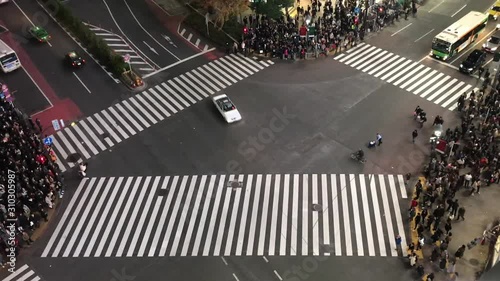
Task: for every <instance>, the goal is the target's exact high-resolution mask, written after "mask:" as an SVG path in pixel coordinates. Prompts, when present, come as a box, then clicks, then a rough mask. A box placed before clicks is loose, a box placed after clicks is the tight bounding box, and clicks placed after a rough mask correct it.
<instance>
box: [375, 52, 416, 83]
mask: <svg viewBox="0 0 500 281" xmlns="http://www.w3.org/2000/svg"><path fill="white" fill-rule="evenodd" d="M409 61H410V60H407V59H406V58H404V57H401V58H400V59H399V60H396V61H394V62H393V63H392V64H391V65H389V66H388V67H386V68H385V69H382V71H379V72H377V73H375V75H374V76H375V77H379V76H380V75H382V74H384V73H385V72H386V71H389V70H391V69H392V71H389V72H388V73H387V74H385V75H384V76H382V77H380V79H382V80H385V79H387V78H388V77H389V76H390V75H392V74H393V73H394V72H396V71H398V70H399V69H400V68H401V67H402V66H405V65H406V64H407V63H408V62H409Z"/></svg>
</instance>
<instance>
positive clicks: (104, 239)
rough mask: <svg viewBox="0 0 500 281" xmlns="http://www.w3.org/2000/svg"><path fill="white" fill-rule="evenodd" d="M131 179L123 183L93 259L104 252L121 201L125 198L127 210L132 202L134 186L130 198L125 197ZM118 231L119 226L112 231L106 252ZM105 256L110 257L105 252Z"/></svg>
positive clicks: (111, 245) (111, 246)
mask: <svg viewBox="0 0 500 281" xmlns="http://www.w3.org/2000/svg"><path fill="white" fill-rule="evenodd" d="M140 178H141V177H140ZM133 179H134V178H133V177H128V178H127V182H126V183H125V186H124V188H123V190H121V191H122V193H121V194H120V197H119V198H118V202H117V204H116V206H115V209H114V210H113V213H112V214H111V218H110V219H109V221H108V222H107V226H106V229H105V230H104V233H103V234H102V236H101V237H100V238H101V242H100V243H99V245H98V246H97V250H96V251H95V253H94V257H100V256H101V253H102V251H103V250H104V246H105V244H106V242H107V240H108V237H109V235H110V234H111V230H113V229H115V227H114V224H115V221H116V219H117V217H118V215H119V213H120V210H121V208H122V204H123V201H124V200H125V198H127V203H125V208H127V206H129V202H131V201H134V198H133V195H135V191H136V190H137V189H136V187H135V185H134V187H133V190H132V194H133V195H132V196H130V197H128V196H127V194H128V190H129V188H130V186H131V185H132V181H133ZM115 188H116V187H115ZM130 198H132V199H130ZM129 207H130V206H129ZM127 210H128V208H127ZM124 213H125V214H127V213H126V212H124ZM120 217H121V218H124V217H127V216H120ZM120 221H121V219H120ZM120 230H121V226H119V227H118V228H117V231H116V232H115V231H113V233H115V234H114V235H113V236H112V240H111V243H110V245H108V251H109V249H110V248H111V249H112V248H113V247H114V244H115V242H116V239H117V237H116V236H117V233H118V234H119V233H120ZM105 254H106V257H109V256H110V252H106V253H105Z"/></svg>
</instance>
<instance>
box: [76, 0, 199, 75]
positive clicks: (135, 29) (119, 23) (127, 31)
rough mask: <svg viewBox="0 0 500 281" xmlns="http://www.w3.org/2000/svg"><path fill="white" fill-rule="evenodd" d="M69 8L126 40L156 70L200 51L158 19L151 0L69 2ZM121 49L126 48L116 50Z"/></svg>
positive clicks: (87, 20)
mask: <svg viewBox="0 0 500 281" xmlns="http://www.w3.org/2000/svg"><path fill="white" fill-rule="evenodd" d="M67 5H68V6H69V7H71V8H72V11H73V12H74V13H75V14H76V15H77V16H79V17H80V18H82V19H83V20H84V21H86V22H88V23H90V24H92V25H95V26H97V27H101V28H104V29H106V30H109V31H111V32H114V33H116V34H118V35H120V36H121V37H123V38H124V39H125V40H126V41H127V42H128V44H129V45H130V47H131V48H130V49H132V50H133V51H135V52H137V54H138V55H139V56H141V57H142V58H143V59H144V60H145V61H147V62H149V63H150V64H151V65H153V66H155V67H158V68H161V67H165V66H168V65H171V64H173V63H175V62H178V61H180V60H182V59H184V58H187V57H190V56H192V55H194V54H196V53H198V52H199V50H198V51H197V50H194V49H192V48H189V47H187V46H186V43H185V42H184V41H183V40H180V39H179V38H178V36H177V35H176V34H174V32H173V31H174V30H175V29H173V30H171V29H168V28H167V25H168V24H167V22H164V21H161V19H159V18H157V17H156V16H155V14H154V13H153V12H152V9H159V8H158V7H156V6H154V4H152V3H151V1H149V0H140V1H129V0H92V1H84V2H82V1H69V2H68V3H67ZM155 12H158V11H155ZM160 13H161V11H160ZM174 25H175V23H174ZM173 28H176V27H175V26H174V27H173ZM97 33H99V32H97ZM165 36H168V37H169V38H170V39H171V40H172V42H173V43H174V45H175V46H174V45H172V44H170V43H169V42H168V41H167V40H166V39H165ZM108 43H109V42H108ZM111 44H112V43H111ZM112 48H113V46H112ZM120 49H123V48H115V50H120Z"/></svg>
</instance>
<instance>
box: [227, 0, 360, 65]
mask: <svg viewBox="0 0 500 281" xmlns="http://www.w3.org/2000/svg"><path fill="white" fill-rule="evenodd" d="M321 8H323V10H321ZM321 11H322V12H321ZM360 11H361V10H360V9H359V7H356V6H355V4H354V3H352V1H349V2H348V3H347V4H346V6H344V4H343V3H342V1H338V3H337V5H336V6H335V7H334V6H333V3H332V1H331V0H327V1H326V2H325V4H323V5H322V4H321V2H320V1H318V0H312V4H311V5H310V6H307V7H305V8H304V7H301V6H300V5H299V6H298V7H297V15H296V16H295V17H294V18H292V17H291V16H290V15H289V14H288V12H287V14H286V15H284V16H283V17H282V18H279V19H277V20H274V19H270V18H268V17H267V16H265V15H258V16H257V15H255V14H254V15H252V16H250V17H245V18H244V19H243V24H244V25H245V28H244V34H243V40H242V41H241V43H240V45H239V46H238V44H237V43H234V45H233V47H232V51H233V52H235V51H241V52H243V53H250V52H255V53H259V54H263V55H265V56H271V57H278V58H283V59H297V58H301V59H304V58H306V54H308V53H314V54H315V56H319V55H321V54H323V55H325V56H326V55H327V54H328V52H329V51H340V50H341V49H342V47H346V46H347V45H353V44H355V42H356V41H357V38H360V39H362V37H363V33H364V31H363V30H362V29H360V27H361V23H362V16H363V14H362V13H361V12H360ZM320 12H321V13H320ZM313 30H314V35H311V33H312V31H313ZM229 49H230V48H229V46H228V50H229Z"/></svg>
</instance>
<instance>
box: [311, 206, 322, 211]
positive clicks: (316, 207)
mask: <svg viewBox="0 0 500 281" xmlns="http://www.w3.org/2000/svg"><path fill="white" fill-rule="evenodd" d="M322 209H323V208H322V207H321V205H320V204H313V210H314V211H316V212H319V211H321V210H322Z"/></svg>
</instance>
